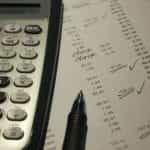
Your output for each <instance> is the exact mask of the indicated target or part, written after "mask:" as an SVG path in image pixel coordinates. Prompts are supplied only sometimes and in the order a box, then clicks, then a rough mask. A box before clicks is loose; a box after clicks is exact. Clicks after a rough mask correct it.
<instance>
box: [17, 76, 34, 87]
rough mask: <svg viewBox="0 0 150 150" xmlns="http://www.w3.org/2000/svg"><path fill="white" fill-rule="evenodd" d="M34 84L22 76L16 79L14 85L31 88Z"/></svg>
mask: <svg viewBox="0 0 150 150" xmlns="http://www.w3.org/2000/svg"><path fill="white" fill-rule="evenodd" d="M32 84H33V80H32V79H31V78H29V77H27V76H25V75H21V76H19V77H18V78H16V79H15V81H14V85H15V86H16V87H22V88H26V87H30V86H31V85H32Z"/></svg>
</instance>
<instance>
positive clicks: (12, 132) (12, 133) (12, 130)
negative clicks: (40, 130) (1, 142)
mask: <svg viewBox="0 0 150 150" xmlns="http://www.w3.org/2000/svg"><path fill="white" fill-rule="evenodd" d="M3 136H4V138H6V139H8V140H19V139H21V138H23V136H24V132H23V131H22V129H21V128H19V127H9V128H8V129H5V130H4V133H3Z"/></svg>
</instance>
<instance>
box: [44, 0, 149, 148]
mask: <svg viewBox="0 0 150 150" xmlns="http://www.w3.org/2000/svg"><path fill="white" fill-rule="evenodd" d="M64 4H65V13H64V24H63V38H62V45H61V52H60V60H59V66H58V75H57V80H56V88H55V93H54V98H53V104H52V112H51V117H50V121H49V129H50V130H49V131H50V132H48V134H53V136H52V138H50V136H48V138H47V141H46V143H48V142H49V143H51V142H50V141H53V142H52V144H45V150H61V149H62V143H63V140H64V135H65V129H66V121H67V116H68V113H69V111H70V109H71V106H72V104H73V101H74V99H75V97H76V95H77V94H78V92H79V91H80V89H82V90H83V92H84V95H85V99H86V104H87V116H88V134H87V142H86V150H149V147H150V109H149V107H150V92H149V91H150V28H149V27H150V9H149V8H150V1H149V0H66V1H65V2H64Z"/></svg>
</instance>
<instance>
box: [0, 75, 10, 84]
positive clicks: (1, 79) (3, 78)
mask: <svg viewBox="0 0 150 150" xmlns="http://www.w3.org/2000/svg"><path fill="white" fill-rule="evenodd" d="M9 84H10V78H9V77H7V76H0V87H6V86H8V85H9Z"/></svg>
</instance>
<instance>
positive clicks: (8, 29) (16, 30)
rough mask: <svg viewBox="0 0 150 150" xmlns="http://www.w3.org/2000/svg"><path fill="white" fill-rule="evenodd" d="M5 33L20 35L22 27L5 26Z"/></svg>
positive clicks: (15, 25)
mask: <svg viewBox="0 0 150 150" xmlns="http://www.w3.org/2000/svg"><path fill="white" fill-rule="evenodd" d="M4 31H5V32H7V33H19V32H21V26H20V25H18V24H8V25H6V26H5V28H4Z"/></svg>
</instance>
